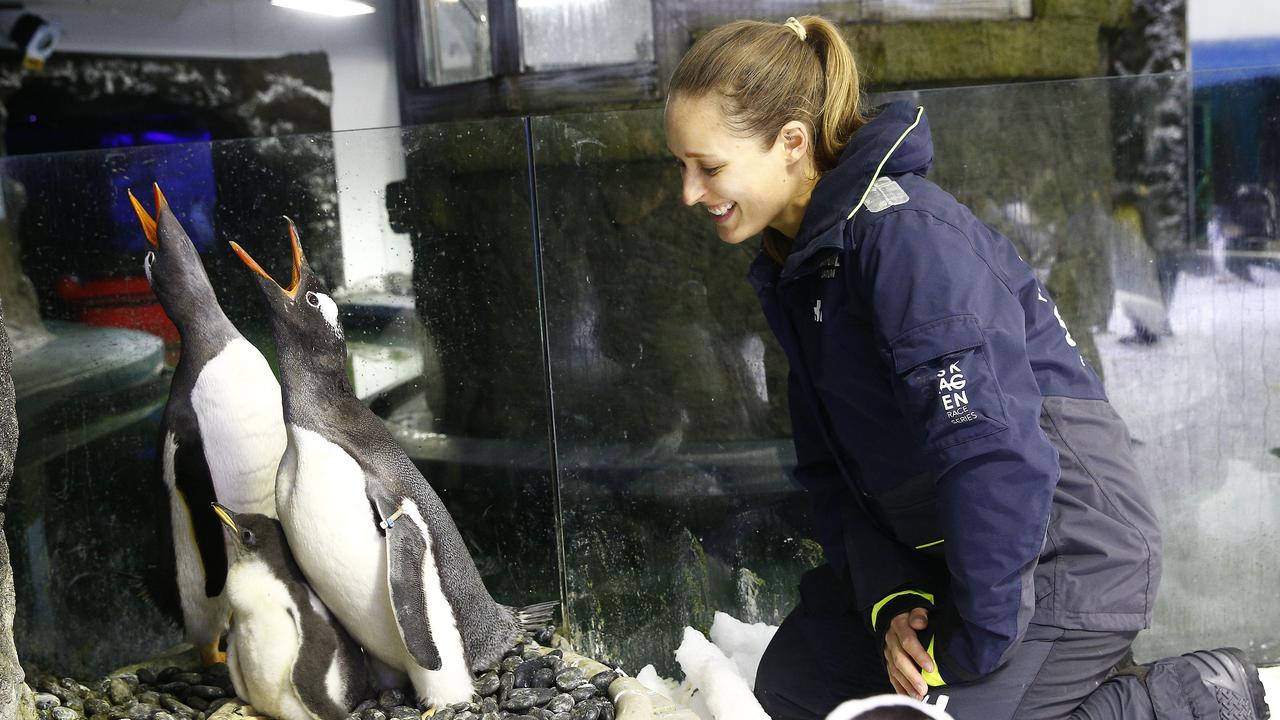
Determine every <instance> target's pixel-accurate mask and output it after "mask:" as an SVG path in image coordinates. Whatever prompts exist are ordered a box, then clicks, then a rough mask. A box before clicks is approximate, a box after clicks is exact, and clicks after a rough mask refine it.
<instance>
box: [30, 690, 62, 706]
mask: <svg viewBox="0 0 1280 720" xmlns="http://www.w3.org/2000/svg"><path fill="white" fill-rule="evenodd" d="M61 704H62V701H61V700H59V699H58V696H57V695H54V694H52V693H40V694H39V695H36V709H37V710H52V709H53V708H56V707H58V706H59V705H61Z"/></svg>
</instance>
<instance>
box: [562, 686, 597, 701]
mask: <svg viewBox="0 0 1280 720" xmlns="http://www.w3.org/2000/svg"><path fill="white" fill-rule="evenodd" d="M599 692H600V691H599V690H596V686H595V685H592V684H591V683H587V684H586V685H579V686H578V687H576V688H574V689H572V690H570V691H569V695H570V696H572V697H573V699H574V700H576V701H577V702H582V701H584V700H587V699H589V698H593V697H595V696H596V695H597V694H599Z"/></svg>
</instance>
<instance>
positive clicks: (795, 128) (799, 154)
mask: <svg viewBox="0 0 1280 720" xmlns="http://www.w3.org/2000/svg"><path fill="white" fill-rule="evenodd" d="M810 140H811V138H810V137H809V128H808V127H807V126H805V124H804V123H802V122H800V121H799V120H792V121H791V122H789V123H787V124H786V125H783V126H782V129H781V130H779V131H778V140H777V142H778V144H779V145H781V146H782V152H783V157H784V158H785V159H786V161H787V164H788V165H790V164H793V163H798V162H800V161H802V160H804V159H805V158H806V157H808V156H809V146H810Z"/></svg>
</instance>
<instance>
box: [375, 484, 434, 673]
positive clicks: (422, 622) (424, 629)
mask: <svg viewBox="0 0 1280 720" xmlns="http://www.w3.org/2000/svg"><path fill="white" fill-rule="evenodd" d="M375 503H376V505H377V507H378V510H379V512H380V513H381V514H382V516H383V517H384V518H392V517H395V516H396V515H397V514H399V517H398V518H396V519H394V520H384V521H383V523H382V525H381V527H382V528H383V529H384V530H385V532H386V542H387V584H388V585H389V586H390V588H391V606H392V609H393V610H394V611H395V617H396V628H397V629H398V630H399V631H400V638H401V639H402V640H404V646H405V648H407V649H408V650H409V654H410V655H411V656H412V657H413V659H414V661H415V662H417V663H418V665H420V666H422V667H423V668H425V669H427V670H439V669H440V651H439V650H438V649H437V648H436V644H435V642H434V641H433V640H432V639H431V622H430V620H429V619H428V618H427V592H426V586H425V584H424V578H423V577H422V573H423V571H424V569H425V565H424V564H425V561H426V557H427V540H426V537H425V535H426V533H427V528H426V527H425V526H423V525H421V524H419V523H420V518H419V517H415V516H417V515H418V513H417V511H416V510H415V511H413V512H412V513H408V512H405V513H403V514H400V511H401V510H402V509H403V505H401V504H398V503H393V502H388V501H386V500H383V501H382V502H378V501H377V500H376V499H375ZM404 505H412V501H404Z"/></svg>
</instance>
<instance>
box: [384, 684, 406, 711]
mask: <svg viewBox="0 0 1280 720" xmlns="http://www.w3.org/2000/svg"><path fill="white" fill-rule="evenodd" d="M403 704H404V691H402V690H396V689H394V688H392V689H390V690H383V691H382V692H380V693H378V707H380V708H382V709H383V710H390V709H391V708H394V707H397V706H399V705H403Z"/></svg>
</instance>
